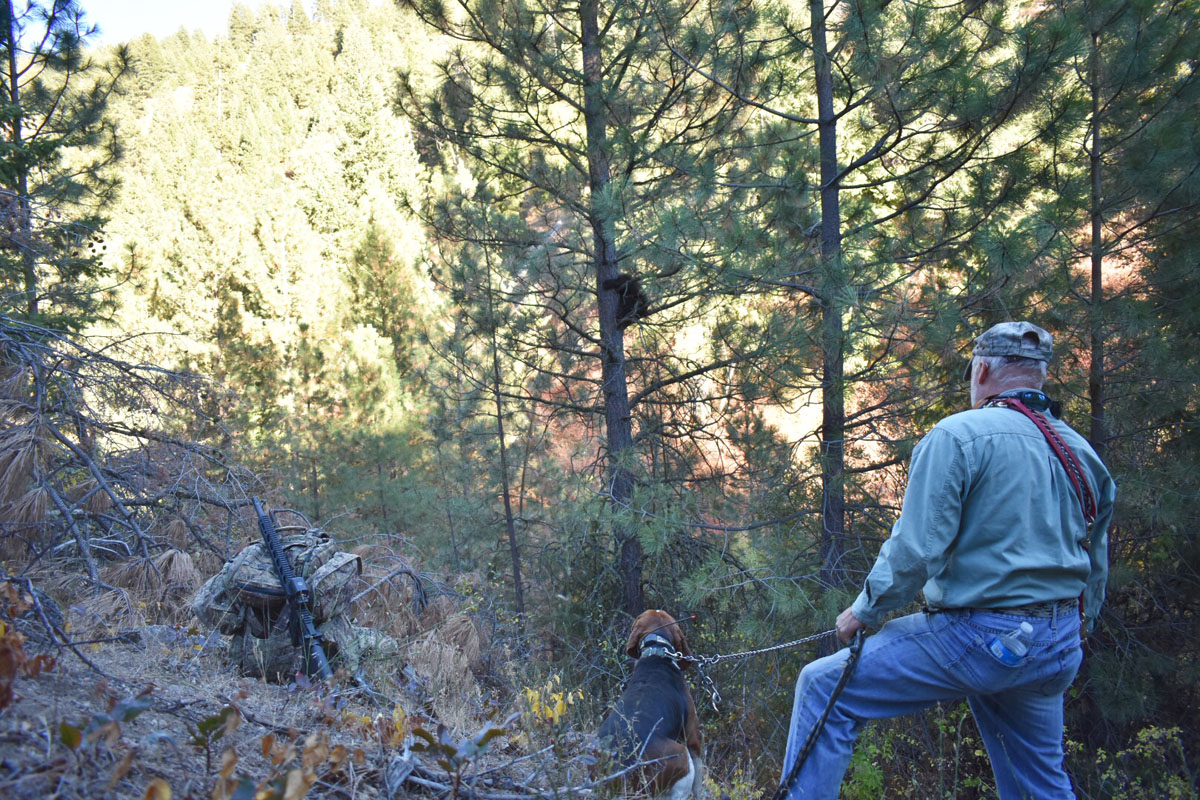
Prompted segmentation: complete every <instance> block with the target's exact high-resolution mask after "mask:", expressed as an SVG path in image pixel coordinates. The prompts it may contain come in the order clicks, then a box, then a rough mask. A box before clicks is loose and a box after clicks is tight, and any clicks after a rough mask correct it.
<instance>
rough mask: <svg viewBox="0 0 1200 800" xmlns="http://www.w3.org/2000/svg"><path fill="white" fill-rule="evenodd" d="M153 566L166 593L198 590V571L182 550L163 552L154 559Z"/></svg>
mask: <svg viewBox="0 0 1200 800" xmlns="http://www.w3.org/2000/svg"><path fill="white" fill-rule="evenodd" d="M154 566H155V567H157V568H158V574H159V575H160V577H161V579H162V583H163V586H164V587H165V588H166V591H167V592H188V593H190V592H194V591H196V590H197V589H199V588H200V584H201V583H202V580H201V578H200V570H198V569H196V565H195V563H194V562H193V561H192V557H191V556H190V555H188V554H187V553H185V552H183V551H182V550H164V551H163V552H161V553H159V554H158V555H157V556H155V557H154Z"/></svg>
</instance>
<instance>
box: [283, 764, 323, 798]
mask: <svg viewBox="0 0 1200 800" xmlns="http://www.w3.org/2000/svg"><path fill="white" fill-rule="evenodd" d="M316 779H317V776H316V775H305V774H304V771H303V770H299V769H292V770H288V774H287V782H286V783H285V784H284V788H283V800H300V798H302V797H304V795H306V794H308V787H310V786H312V785H313V781H315V780H316Z"/></svg>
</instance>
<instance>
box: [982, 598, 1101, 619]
mask: <svg viewBox="0 0 1200 800" xmlns="http://www.w3.org/2000/svg"><path fill="white" fill-rule="evenodd" d="M1077 608H1079V599H1078V598H1075V597H1072V598H1071V599H1070V600H1048V601H1046V602H1044V603H1026V604H1025V605H1023V606H1006V607H1004V608H984V609H980V610H981V611H998V612H1000V613H1001V614H1019V615H1021V616H1025V617H1053V616H1055V613H1056V612H1057V613H1059V614H1063V613H1066V612H1069V611H1074V610H1075V609H1077Z"/></svg>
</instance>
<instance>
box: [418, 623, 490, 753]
mask: <svg viewBox="0 0 1200 800" xmlns="http://www.w3.org/2000/svg"><path fill="white" fill-rule="evenodd" d="M407 657H408V663H409V666H411V667H412V668H413V669H414V670H415V671H416V672H417V674H418V675H420V676H421V677H422V678H424V679H425V688H426V690H427V691H428V693H429V695H430V697H431V699H432V705H433V709H434V711H435V713H436V714H437V716H438V718H439V719H440V720H441V721H442V722H444V723H446V724H447V725H448V726H450V727H451V728H454V729H458V730H462V729H463V728H466V727H470V725H471V724H472V722H473V720H474V719H477V718H478V715H479V709H480V706H481V701H480V695H479V684H478V683H476V681H475V676H474V675H473V674H472V673H471V670H470V665H469V662H468V660H467V656H466V655H465V654H464V653H463V652H462V651H461V650H459V649H458V648H457V647H455V646H454V645H453V644H449V643H447V642H443V641H440V640H439V638H438V635H437V632H436V631H434V632H431V633H429V634H427V635H425V636H423V637H421V638H420V639H418V640H417V641H416V642H415V643H414V644H413V645H412V647H411V648H410V649H409V650H408V651H407Z"/></svg>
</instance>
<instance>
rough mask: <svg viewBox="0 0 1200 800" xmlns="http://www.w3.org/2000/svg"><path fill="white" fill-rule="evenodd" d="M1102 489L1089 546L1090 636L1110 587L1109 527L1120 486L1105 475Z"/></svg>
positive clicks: (1086, 614) (1086, 602) (1086, 595)
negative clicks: (1108, 585) (1105, 593)
mask: <svg viewBox="0 0 1200 800" xmlns="http://www.w3.org/2000/svg"><path fill="white" fill-rule="evenodd" d="M1104 477H1105V481H1104V483H1103V484H1102V485H1101V486H1100V502H1099V503H1098V504H1097V511H1096V520H1095V522H1093V523H1092V530H1091V533H1090V536H1091V539H1090V541H1089V543H1088V545H1089V546H1088V559H1089V561H1090V562H1091V571H1090V572H1089V573H1088V579H1087V584H1086V585H1085V586H1084V589H1083V618H1084V622H1085V624H1086V625H1087V633H1091V632H1092V628H1094V627H1095V626H1096V618H1097V617H1098V616H1099V615H1100V607H1101V606H1102V605H1103V604H1104V591H1105V586H1106V585H1107V584H1108V526H1109V525H1110V524H1111V523H1112V518H1113V506H1114V504H1115V502H1116V497H1117V485H1116V484H1115V483H1113V479H1112V477H1111V476H1109V475H1107V474H1105V476H1104Z"/></svg>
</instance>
